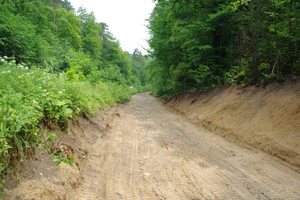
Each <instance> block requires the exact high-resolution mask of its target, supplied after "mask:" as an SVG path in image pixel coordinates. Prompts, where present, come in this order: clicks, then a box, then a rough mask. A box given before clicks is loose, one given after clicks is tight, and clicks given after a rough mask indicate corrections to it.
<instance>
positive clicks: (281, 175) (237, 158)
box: [74, 93, 300, 200]
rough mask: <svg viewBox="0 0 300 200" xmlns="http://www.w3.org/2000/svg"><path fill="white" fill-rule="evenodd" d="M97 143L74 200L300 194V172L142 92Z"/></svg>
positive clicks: (298, 196)
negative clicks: (203, 126)
mask: <svg viewBox="0 0 300 200" xmlns="http://www.w3.org/2000/svg"><path fill="white" fill-rule="evenodd" d="M118 112H119V114H120V117H115V120H114V122H113V123H112V124H111V125H110V126H111V127H112V128H111V130H110V131H109V132H108V133H107V134H106V135H105V136H104V137H102V138H100V139H99V140H97V141H96V142H95V143H94V144H93V146H92V147H91V149H92V150H90V159H89V161H88V163H87V165H86V168H85V170H84V171H83V179H82V182H81V185H80V187H79V189H78V192H77V193H76V194H74V195H75V199H107V200H109V199H111V200H116V199H128V200H130V199H145V200H146V199H149V200H150V199H151V200H152V199H171V200H176V199H183V200H185V199H190V200H196V199H300V175H299V173H297V172H295V171H292V170H291V169H289V168H287V167H286V166H284V165H282V164H281V163H280V162H278V161H277V160H276V159H275V158H272V157H270V156H268V155H266V154H263V153H260V152H257V151H255V150H251V149H245V148H241V147H239V146H237V145H236V144H234V143H229V142H227V141H225V140H224V139H222V138H220V137H218V136H215V135H214V134H212V133H209V132H207V131H206V130H202V129H199V128H197V127H195V126H194V125H192V124H189V122H187V121H186V120H185V119H183V118H182V117H181V116H177V115H175V114H173V113H171V112H170V111H169V110H167V109H166V108H164V107H163V106H162V105H161V102H159V101H158V100H156V99H155V98H154V97H152V96H150V95H149V93H143V94H138V95H135V96H133V98H132V101H131V102H129V103H128V104H127V105H125V106H123V107H120V108H119V111H118Z"/></svg>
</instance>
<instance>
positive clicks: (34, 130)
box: [0, 57, 132, 189]
mask: <svg viewBox="0 0 300 200" xmlns="http://www.w3.org/2000/svg"><path fill="white" fill-rule="evenodd" d="M67 73H68V72H67ZM67 73H65V74H51V73H48V72H47V71H45V70H42V69H37V68H35V67H31V68H29V67H27V66H23V65H21V64H16V63H15V60H13V58H7V57H4V58H1V57H0V177H1V176H3V174H4V173H5V171H6V169H7V168H8V167H12V166H13V165H14V164H12V163H18V162H19V161H20V160H21V159H23V158H24V157H26V156H27V155H29V153H30V152H31V151H32V148H34V147H36V146H38V145H39V143H40V141H41V140H40V131H39V130H40V125H41V123H44V124H45V125H49V124H54V125H55V126H56V127H58V128H62V129H65V128H67V124H68V121H69V120H70V119H72V118H74V117H77V116H79V114H80V113H82V112H84V113H87V114H93V113H95V112H96V110H98V109H102V108H104V107H107V106H110V105H112V104H115V103H118V102H120V103H123V102H125V101H128V100H130V97H131V94H132V91H131V90H130V89H129V88H128V87H127V86H122V85H121V86H120V85H117V84H116V83H104V82H101V81H98V82H96V83H93V84H92V83H91V82H89V81H88V80H85V79H83V78H72V79H70V78H68V74H67ZM0 189H1V185H0Z"/></svg>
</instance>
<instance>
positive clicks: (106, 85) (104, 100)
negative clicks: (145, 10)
mask: <svg viewBox="0 0 300 200" xmlns="http://www.w3.org/2000/svg"><path fill="white" fill-rule="evenodd" d="M148 61H149V59H148V58H147V57H145V56H144V55H142V53H141V51H139V50H138V49H135V50H134V52H132V53H129V52H126V51H123V50H122V49H121V47H120V43H119V41H118V40H117V39H116V38H114V36H113V34H112V33H110V32H109V28H108V25H107V24H105V23H104V22H97V21H96V18H95V16H94V14H93V13H88V12H87V11H86V10H85V9H84V8H83V7H81V8H79V9H78V10H77V11H75V10H74V9H73V7H72V5H71V3H70V2H69V1H68V0H55V1H52V0H51V1H50V0H39V1H36V0H24V1H11V0H0V180H1V181H0V190H1V188H2V187H3V183H4V180H3V176H4V175H5V173H6V172H7V171H8V170H13V169H14V168H15V166H17V165H18V164H19V163H20V162H22V161H23V160H24V159H26V158H27V157H28V156H30V155H31V153H32V152H33V149H34V148H35V147H38V146H39V145H40V144H41V142H42V141H41V135H42V133H41V127H42V125H44V126H52V125H54V126H55V127H56V128H60V129H67V128H68V122H69V121H70V120H72V119H76V118H77V117H78V116H79V115H80V114H81V113H86V114H93V113H95V112H96V111H97V110H98V109H102V108H104V107H107V106H110V105H113V104H116V103H123V102H126V101H128V100H130V98H131V95H132V94H134V93H137V92H141V91H145V90H147V88H149V86H147V82H146V74H145V70H144V68H145V66H146V64H147V62H148Z"/></svg>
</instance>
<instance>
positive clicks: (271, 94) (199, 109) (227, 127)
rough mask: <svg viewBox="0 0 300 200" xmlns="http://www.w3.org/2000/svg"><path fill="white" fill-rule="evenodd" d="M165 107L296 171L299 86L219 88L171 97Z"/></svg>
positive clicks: (296, 83)
mask: <svg viewBox="0 0 300 200" xmlns="http://www.w3.org/2000/svg"><path fill="white" fill-rule="evenodd" d="M167 106H168V107H170V108H172V109H174V110H175V111H176V112H179V113H181V114H182V115H184V116H185V117H186V118H187V119H189V120H190V121H191V122H193V123H194V124H197V125H199V126H203V127H205V128H207V129H209V130H211V131H213V132H214V133H216V134H218V135H221V136H222V137H224V138H226V139H228V140H230V141H232V142H235V143H237V144H239V145H242V146H243V145H246V146H251V147H254V148H257V149H260V150H263V151H265V152H267V153H268V154H270V155H273V156H276V157H278V158H280V159H282V160H284V161H286V162H288V163H290V164H292V165H294V166H297V167H300V82H299V81H287V82H285V83H283V84H279V83H271V84H269V85H268V86H267V87H265V88H258V87H254V86H252V87H248V88H242V87H241V86H236V85H232V86H219V87H215V88H210V89H206V90H199V91H195V92H193V93H182V94H178V95H176V96H174V97H173V98H172V99H171V100H170V101H169V102H168V103H167Z"/></svg>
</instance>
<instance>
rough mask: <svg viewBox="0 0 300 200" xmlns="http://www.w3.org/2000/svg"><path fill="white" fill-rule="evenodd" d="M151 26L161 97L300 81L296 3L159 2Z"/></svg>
mask: <svg viewBox="0 0 300 200" xmlns="http://www.w3.org/2000/svg"><path fill="white" fill-rule="evenodd" d="M149 22H150V24H149V29H150V32H151V39H150V40H149V44H150V47H151V48H152V52H151V55H152V58H153V59H152V60H151V62H150V63H149V65H148V67H147V68H148V72H149V74H150V77H149V78H150V80H151V82H152V85H153V92H154V93H155V94H157V95H167V96H168V95H173V94H175V93H178V92H180V91H185V90H191V89H195V88H203V87H211V86H215V85H220V84H227V83H230V84H232V83H238V84H261V83H262V82H263V81H264V80H265V79H266V78H271V77H272V78H277V79H282V80H285V79H286V78H287V77H288V75H289V74H296V75H300V51H299V46H300V26H299V23H300V3H299V1H297V0H206V1H196V0H158V1H156V6H155V8H154V10H153V12H152V14H151V17H150V19H149Z"/></svg>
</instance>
